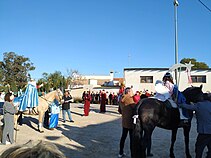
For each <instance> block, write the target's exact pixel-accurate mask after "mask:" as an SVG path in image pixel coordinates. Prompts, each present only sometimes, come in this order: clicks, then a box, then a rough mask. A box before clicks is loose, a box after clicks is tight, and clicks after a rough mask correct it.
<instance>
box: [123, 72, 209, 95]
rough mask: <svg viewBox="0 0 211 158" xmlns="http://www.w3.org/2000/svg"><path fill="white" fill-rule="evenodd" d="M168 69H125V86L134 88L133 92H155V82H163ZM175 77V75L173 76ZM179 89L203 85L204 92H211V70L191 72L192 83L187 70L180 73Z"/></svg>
mask: <svg viewBox="0 0 211 158" xmlns="http://www.w3.org/2000/svg"><path fill="white" fill-rule="evenodd" d="M168 70H169V69H168V68H125V69H124V79H125V86H126V87H130V86H133V90H134V91H136V90H139V91H143V90H148V91H149V92H154V91H155V82H156V81H157V80H162V78H163V76H164V74H165V73H166V72H168ZM172 76H174V74H172ZM178 78H179V80H178V87H179V90H180V91H183V90H184V89H186V88H187V87H190V86H191V85H192V86H200V85H201V84H202V85H203V89H202V90H203V92H208V91H209V92H210V91H211V69H205V70H191V79H192V83H189V82H188V75H187V72H186V71H185V70H181V71H179V72H178Z"/></svg>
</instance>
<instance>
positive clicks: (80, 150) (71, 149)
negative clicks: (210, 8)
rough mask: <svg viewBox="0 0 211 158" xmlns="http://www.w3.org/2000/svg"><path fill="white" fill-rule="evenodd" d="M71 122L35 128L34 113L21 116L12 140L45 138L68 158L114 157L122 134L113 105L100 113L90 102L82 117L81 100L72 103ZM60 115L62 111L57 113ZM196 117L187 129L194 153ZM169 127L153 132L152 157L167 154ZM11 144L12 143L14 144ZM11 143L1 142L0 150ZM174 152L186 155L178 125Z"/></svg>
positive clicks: (127, 147)
mask: <svg viewBox="0 0 211 158" xmlns="http://www.w3.org/2000/svg"><path fill="white" fill-rule="evenodd" d="M71 111H72V117H73V119H74V121H75V122H74V123H71V122H68V121H66V123H63V122H61V118H60V121H59V125H58V128H56V129H55V130H48V129H45V130H44V133H39V132H38V131H37V122H38V120H37V116H24V124H23V126H19V129H20V131H18V133H17V140H16V143H15V144H23V143H26V142H27V141H29V140H38V139H39V140H40V139H43V140H47V141H50V142H53V143H55V144H56V145H57V146H58V148H59V149H60V150H61V151H62V152H63V153H64V154H65V155H66V156H67V158H87V157H88V158H89V157H90V158H116V157H117V154H118V149H119V140H120V136H121V115H120V114H118V112H117V106H116V105H108V106H107V112H106V113H104V114H102V113H99V104H92V105H91V112H90V115H89V116H87V117H85V116H82V114H83V105H82V104H72V108H71ZM60 117H61V114H60ZM196 136H197V133H196V120H195V119H194V120H193V121H192V129H191V133H190V150H191V153H192V156H193V157H194V156H195V154H194V145H195V139H196ZM170 138H171V131H168V130H164V129H160V128H156V129H155V131H154V133H153V139H152V140H153V142H152V153H153V154H154V158H168V157H169V146H170V140H171V139H170ZM15 144H13V145H15ZM13 145H1V147H0V153H1V152H2V151H3V150H5V149H6V148H8V147H10V146H13ZM125 152H126V153H127V155H128V156H126V157H128V158H129V157H130V156H129V155H130V154H129V153H130V151H129V138H127V140H126V144H125ZM175 156H176V157H178V158H185V156H184V141H183V131H182V129H179V131H178V134H177V141H176V144H175Z"/></svg>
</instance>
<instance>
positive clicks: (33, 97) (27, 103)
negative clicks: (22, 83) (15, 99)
mask: <svg viewBox="0 0 211 158" xmlns="http://www.w3.org/2000/svg"><path fill="white" fill-rule="evenodd" d="M42 85H43V84H41V85H40V86H38V87H37V85H36V81H35V80H32V79H31V80H30V82H28V85H27V88H26V90H25V93H24V95H23V98H22V101H21V103H20V107H19V111H25V110H26V108H29V113H32V109H33V108H34V107H37V106H38V92H37V88H40V87H41V86H42Z"/></svg>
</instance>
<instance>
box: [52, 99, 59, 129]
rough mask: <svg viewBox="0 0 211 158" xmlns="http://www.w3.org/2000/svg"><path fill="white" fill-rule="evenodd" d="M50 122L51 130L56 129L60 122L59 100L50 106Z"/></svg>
mask: <svg viewBox="0 0 211 158" xmlns="http://www.w3.org/2000/svg"><path fill="white" fill-rule="evenodd" d="M50 109H51V110H50V111H51V113H50V122H49V129H53V128H56V127H57V125H58V121H59V113H60V106H59V102H58V100H56V99H54V101H53V103H52V104H51V106H50Z"/></svg>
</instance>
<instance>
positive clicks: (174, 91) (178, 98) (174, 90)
mask: <svg viewBox="0 0 211 158" xmlns="http://www.w3.org/2000/svg"><path fill="white" fill-rule="evenodd" d="M163 85H164V86H165V87H166V88H167V89H168V92H169V94H170V98H168V100H169V101H170V103H171V105H172V107H175V106H174V104H176V107H178V106H177V104H183V103H185V102H186V99H185V97H184V96H183V94H182V93H181V92H180V91H179V90H178V87H177V85H176V84H174V82H173V77H172V75H171V73H169V72H167V73H166V74H165V75H164V76H163ZM173 98H174V100H173ZM179 113H180V120H188V118H187V117H185V116H184V115H183V113H182V109H181V108H179Z"/></svg>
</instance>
